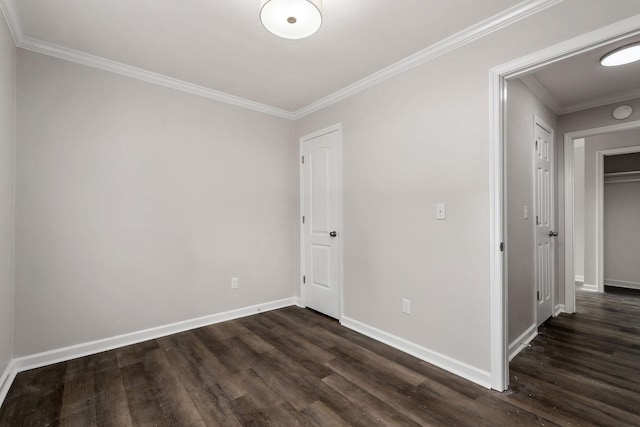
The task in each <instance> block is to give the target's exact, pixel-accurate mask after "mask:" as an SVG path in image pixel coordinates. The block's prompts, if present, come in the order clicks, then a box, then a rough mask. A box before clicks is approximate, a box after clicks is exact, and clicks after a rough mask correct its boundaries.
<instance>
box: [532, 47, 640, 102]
mask: <svg viewBox="0 0 640 427" xmlns="http://www.w3.org/2000/svg"><path fill="white" fill-rule="evenodd" d="M637 41H640V35H635V36H632V37H628V38H625V39H623V40H618V41H616V42H613V43H609V44H607V45H605V46H601V47H598V48H596V49H593V50H591V51H588V52H585V53H582V54H580V55H577V56H574V57H571V58H569V59H565V60H562V61H559V62H555V63H553V64H550V65H547V66H546V67H544V68H542V69H541V70H538V71H536V72H535V73H533V74H531V75H529V76H527V77H524V78H523V79H522V80H523V81H524V82H525V83H526V84H527V86H529V87H530V88H531V89H533V90H534V92H535V93H536V94H538V96H540V97H541V98H542V99H543V100H545V102H546V104H547V105H549V107H551V108H552V109H553V110H554V111H555V112H556V113H558V114H566V113H571V112H574V111H580V110H584V109H587V108H593V107H599V106H602V105H607V104H613V103H616V102H623V101H628V100H630V99H635V98H640V62H635V63H633V64H628V65H624V66H620V67H603V66H601V65H600V58H602V57H603V56H604V55H605V54H606V53H608V52H610V51H612V50H614V49H616V48H618V47H621V46H624V45H626V44H630V43H633V42H637Z"/></svg>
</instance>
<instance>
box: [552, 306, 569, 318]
mask: <svg viewBox="0 0 640 427" xmlns="http://www.w3.org/2000/svg"><path fill="white" fill-rule="evenodd" d="M566 312H567V309H566V307H565V306H564V304H556V308H555V310H554V311H553V317H558V316H559V315H560V313H566Z"/></svg>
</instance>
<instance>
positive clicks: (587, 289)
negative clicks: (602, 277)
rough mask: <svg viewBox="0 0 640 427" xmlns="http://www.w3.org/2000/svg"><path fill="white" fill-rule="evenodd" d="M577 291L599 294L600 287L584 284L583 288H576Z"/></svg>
mask: <svg viewBox="0 0 640 427" xmlns="http://www.w3.org/2000/svg"><path fill="white" fill-rule="evenodd" d="M576 291H584V292H598V286H596V285H591V284H589V283H583V284H582V285H581V286H576Z"/></svg>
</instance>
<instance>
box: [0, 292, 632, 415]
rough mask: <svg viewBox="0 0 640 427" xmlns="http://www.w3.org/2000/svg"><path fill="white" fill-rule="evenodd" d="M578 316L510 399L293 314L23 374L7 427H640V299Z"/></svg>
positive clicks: (613, 297) (520, 365)
mask: <svg viewBox="0 0 640 427" xmlns="http://www.w3.org/2000/svg"><path fill="white" fill-rule="evenodd" d="M578 307H579V313H578V314H576V315H561V316H559V317H557V318H553V319H550V320H549V321H548V322H547V323H545V324H544V325H543V326H542V327H541V329H540V335H539V336H538V337H537V338H536V339H535V340H534V341H533V342H532V344H531V347H529V348H527V349H526V350H524V351H523V352H522V353H521V354H520V355H518V356H517V357H516V358H515V359H514V361H513V362H512V363H511V388H510V390H509V391H507V392H505V393H497V392H494V391H491V390H487V389H484V388H482V387H480V386H477V385H475V384H473V383H470V382H469V381H466V380H463V379H461V378H459V377H456V376H455V375H452V374H450V373H448V372H446V371H443V370H441V369H438V368H435V367H433V366H431V365H429V364H427V363H425V362H422V361H420V360H418V359H416V358H414V357H411V356H409V355H406V354H404V353H402V352H399V351H397V350H394V349H392V348H390V347H388V346H386V345H384V344H381V343H378V342H376V341H374V340H371V339H369V338H366V337H364V336H362V335H360V334H357V333H355V332H353V331H351V330H349V329H346V328H343V327H341V326H340V325H339V324H338V323H337V322H336V321H334V320H331V319H329V318H327V317H325V316H322V315H320V314H317V313H315V312H313V311H310V310H305V309H301V308H297V307H289V308H285V309H281V310H277V311H272V312H268V313H263V314H259V315H255V316H252V317H247V318H243V319H239V320H235V321H230V322H225V323H221V324H217V325H213V326H209V327H205V328H200V329H196V330H193V331H189V332H184V333H180V334H176V335H172V336H169V337H165V338H160V339H157V340H152V341H148V342H144V343H141V344H137V345H132V346H129V347H124V348H121V349H117V350H112V351H108V352H104V353H100V354H97V355H93V356H88V357H83V358H80V359H75V360H72V361H69V362H65V363H58V364H56V365H52V366H47V367H44V368H40V369H34V370H31V371H27V372H22V373H20V374H18V376H17V378H16V380H15V382H14V384H13V386H12V388H11V390H10V392H9V395H8V396H7V398H6V400H5V402H4V404H3V406H2V408H0V426H57V425H64V426H92V425H97V426H130V425H137V426H167V425H172V426H218V425H220V426H239V425H255V426H259V425H274V426H295V425H305V426H306V425H316V426H340V425H355V426H374V425H388V426H396V425H398V426H417V425H441V424H444V425H456V426H457V425H469V426H517V425H556V424H558V425H567V426H569V425H571V426H577V425H598V426H603V425H611V426H624V425H635V426H638V425H640V297H639V296H638V295H633V294H632V295H628V294H606V295H596V294H584V293H580V294H579V295H578ZM469 351H473V349H469Z"/></svg>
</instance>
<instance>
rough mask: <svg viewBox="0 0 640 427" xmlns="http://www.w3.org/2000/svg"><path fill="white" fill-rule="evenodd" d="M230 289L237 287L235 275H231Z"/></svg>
mask: <svg viewBox="0 0 640 427" xmlns="http://www.w3.org/2000/svg"><path fill="white" fill-rule="evenodd" d="M231 289H238V278H237V277H232V278H231Z"/></svg>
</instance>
